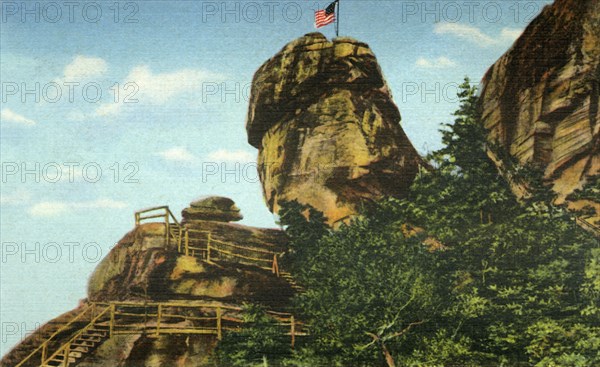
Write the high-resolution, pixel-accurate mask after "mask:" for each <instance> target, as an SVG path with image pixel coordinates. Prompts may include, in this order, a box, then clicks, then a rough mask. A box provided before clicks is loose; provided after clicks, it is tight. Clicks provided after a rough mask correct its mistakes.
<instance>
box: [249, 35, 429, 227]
mask: <svg viewBox="0 0 600 367" xmlns="http://www.w3.org/2000/svg"><path fill="white" fill-rule="evenodd" d="M246 130H247V133H248V141H249V142H250V144H252V145H253V146H254V147H256V148H258V149H259V158H258V166H259V176H260V179H261V182H262V185H263V192H264V196H265V199H266V201H267V203H268V206H269V208H270V210H271V211H273V212H275V213H276V212H277V211H278V210H279V206H280V205H279V203H280V202H282V201H290V200H298V201H300V202H301V203H304V204H310V205H312V206H313V207H315V208H317V209H318V210H320V211H322V212H324V214H325V216H326V217H327V218H328V220H329V222H330V223H335V222H338V221H340V220H343V219H345V218H347V217H348V216H351V215H353V214H355V213H356V212H357V210H358V208H359V207H360V206H361V204H363V203H365V202H370V201H373V200H376V199H379V198H381V197H383V196H395V197H402V196H404V195H405V194H406V192H407V189H408V187H409V186H410V184H411V183H412V181H413V179H414V177H415V175H416V173H417V171H418V166H419V163H420V157H419V155H418V154H417V152H416V150H415V149H414V147H413V146H412V145H411V143H410V141H409V140H408V138H407V137H406V135H405V134H404V131H403V130H402V128H401V127H400V113H399V111H398V108H397V107H396V105H395V104H394V102H393V101H392V96H391V93H390V90H389V88H388V86H387V84H386V82H385V80H384V78H383V75H382V73H381V70H380V67H379V64H378V63H377V60H376V58H375V55H374V54H373V52H372V51H371V49H370V48H369V46H368V45H366V44H364V43H362V42H358V41H356V40H354V39H351V38H337V39H335V40H333V41H332V42H330V41H328V40H327V38H326V37H325V36H323V35H322V34H320V33H311V34H307V35H306V36H304V37H301V38H299V39H297V40H295V41H293V42H291V43H289V44H288V45H286V46H285V47H284V48H283V49H282V50H281V51H280V52H279V53H278V54H276V55H275V56H274V57H272V58H271V59H270V60H268V61H267V62H266V63H265V64H263V65H262V66H261V67H260V69H259V70H258V71H257V72H256V74H255V76H254V81H253V84H252V91H251V97H250V107H249V112H248V120H247V125H246Z"/></svg>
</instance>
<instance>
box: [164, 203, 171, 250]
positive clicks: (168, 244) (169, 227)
mask: <svg viewBox="0 0 600 367" xmlns="http://www.w3.org/2000/svg"><path fill="white" fill-rule="evenodd" d="M170 221H171V220H170V218H169V209H168V208H166V209H165V229H166V237H167V238H166V239H165V242H166V244H167V248H168V247H169V246H170V239H171V236H170V234H171V233H170V231H171V224H170Z"/></svg>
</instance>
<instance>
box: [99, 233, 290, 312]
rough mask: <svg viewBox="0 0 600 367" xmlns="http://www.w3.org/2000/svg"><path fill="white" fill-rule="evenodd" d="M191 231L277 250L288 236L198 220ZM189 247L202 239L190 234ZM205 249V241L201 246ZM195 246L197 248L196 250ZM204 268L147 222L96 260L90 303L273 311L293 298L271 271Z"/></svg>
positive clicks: (233, 267) (231, 241)
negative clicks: (224, 305)
mask: <svg viewBox="0 0 600 367" xmlns="http://www.w3.org/2000/svg"><path fill="white" fill-rule="evenodd" d="M188 228H192V229H195V230H198V231H210V232H211V236H212V238H213V240H217V241H224V242H229V243H233V244H237V245H243V246H246V247H253V248H258V249H266V250H273V251H281V250H283V249H284V247H285V244H286V242H287V238H286V236H285V234H283V232H281V231H279V230H274V229H261V228H255V227H247V226H242V225H239V224H228V223H222V222H214V221H212V222H211V221H196V222H194V223H193V225H192V226H189V227H188ZM190 237H191V241H190V242H191V243H190V244H191V245H192V246H193V245H199V244H200V243H202V242H204V241H205V237H203V235H202V234H198V235H191V236H190ZM204 245H205V242H204ZM197 247H199V246H197ZM227 264H229V265H228V266H224V265H221V264H208V263H206V262H203V261H200V260H199V259H198V258H197V257H194V256H185V255H183V254H181V253H179V252H178V250H177V245H176V244H175V243H173V241H171V243H170V246H166V244H165V227H164V225H163V224H161V223H149V224H144V225H140V226H138V227H136V228H135V229H134V230H133V231H131V232H129V233H128V234H127V235H125V237H123V239H122V240H121V241H119V243H118V244H117V246H116V247H115V248H114V249H113V250H112V251H111V252H110V253H109V254H108V256H107V257H106V258H105V259H104V260H103V261H102V262H100V264H99V265H98V267H97V268H96V270H95V271H94V273H93V274H92V276H91V277H90V280H89V285H88V298H89V300H91V301H96V302H104V301H109V300H113V301H115V300H128V301H131V300H144V299H151V300H154V301H161V300H173V299H186V300H211V301H215V300H216V301H220V302H235V303H238V304H241V303H243V302H258V303H262V304H265V305H269V306H270V307H272V308H274V309H277V308H281V307H284V306H286V305H287V302H288V299H289V297H291V296H292V295H293V292H292V289H291V288H290V287H289V284H288V283H287V282H286V281H285V280H283V279H281V278H277V277H274V276H273V275H272V274H270V272H266V271H261V270H260V269H257V268H255V267H252V266H244V265H242V264H235V265H234V264H233V263H232V260H231V259H228V263H227Z"/></svg>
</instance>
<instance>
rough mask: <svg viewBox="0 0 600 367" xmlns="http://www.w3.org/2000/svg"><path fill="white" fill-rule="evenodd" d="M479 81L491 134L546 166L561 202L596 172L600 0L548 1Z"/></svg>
mask: <svg viewBox="0 0 600 367" xmlns="http://www.w3.org/2000/svg"><path fill="white" fill-rule="evenodd" d="M482 83H483V88H482V90H481V107H482V112H483V121H484V123H485V126H486V127H487V128H488V129H489V141H490V142H491V143H493V144H495V145H497V146H499V147H500V149H502V150H503V151H504V153H509V154H510V155H511V156H512V157H514V158H515V159H516V160H517V161H518V162H519V163H520V164H526V163H531V164H533V165H535V166H537V167H538V168H541V169H543V170H544V175H545V178H546V180H548V181H549V182H552V183H553V188H554V190H555V191H556V192H557V193H558V194H559V195H560V197H559V200H560V201H564V199H565V198H566V197H567V196H568V195H569V194H571V193H572V192H573V191H574V190H576V189H581V188H582V187H583V186H584V185H586V183H587V182H588V181H593V180H591V178H592V177H593V176H595V175H598V174H599V173H600V155H599V154H600V141H599V139H600V110H599V108H598V106H599V102H600V1H599V0H556V1H555V2H554V4H552V5H550V6H547V7H546V8H545V9H544V10H543V11H542V13H541V14H540V15H539V16H538V17H537V18H536V19H535V20H534V21H533V22H532V23H531V24H530V25H529V26H528V27H527V28H526V29H525V31H524V32H523V34H522V35H521V37H520V38H519V39H518V40H517V41H516V42H515V43H514V45H513V46H512V48H511V49H510V50H509V51H508V52H507V53H506V54H504V56H502V57H501V58H500V59H499V60H498V61H497V62H496V63H495V64H494V65H493V66H492V67H491V68H490V69H489V71H488V72H487V74H486V75H485V77H484V78H483V81H482ZM496 153H497V152H496ZM490 155H491V156H492V158H493V159H494V160H495V161H496V163H498V164H499V165H500V166H502V167H505V165H506V164H507V162H503V161H502V158H501V156H502V155H503V154H495V153H492V152H490ZM516 191H518V192H519V190H518V188H517V190H516ZM519 194H520V195H523V194H524V193H523V191H520V192H519ZM598 201H600V200H597V202H596V204H595V205H596V207H597V208H598V212H599V213H600V206H598Z"/></svg>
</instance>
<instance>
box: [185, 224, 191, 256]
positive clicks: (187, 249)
mask: <svg viewBox="0 0 600 367" xmlns="http://www.w3.org/2000/svg"><path fill="white" fill-rule="evenodd" d="M185 256H190V232H189V231H188V230H187V228H186V230H185Z"/></svg>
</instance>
